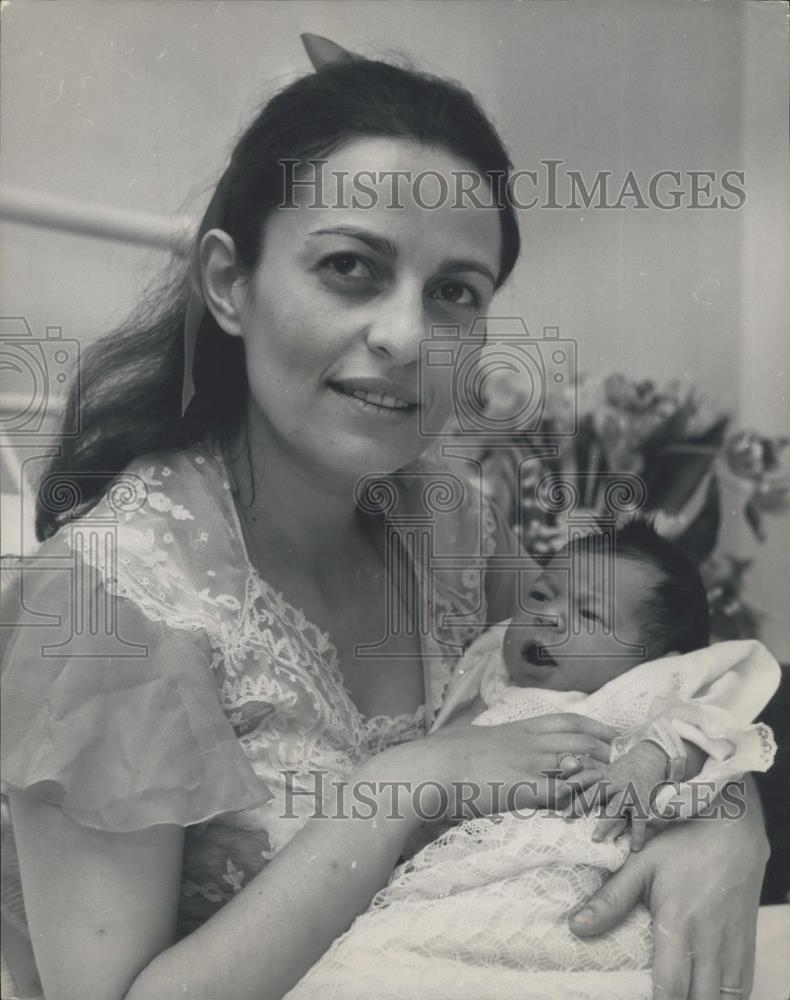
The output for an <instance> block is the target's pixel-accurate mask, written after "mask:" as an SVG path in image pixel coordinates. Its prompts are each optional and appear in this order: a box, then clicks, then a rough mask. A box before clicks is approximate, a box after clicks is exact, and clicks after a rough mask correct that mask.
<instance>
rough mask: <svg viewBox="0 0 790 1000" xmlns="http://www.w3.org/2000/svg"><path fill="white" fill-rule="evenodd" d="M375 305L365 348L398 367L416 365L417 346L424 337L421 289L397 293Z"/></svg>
mask: <svg viewBox="0 0 790 1000" xmlns="http://www.w3.org/2000/svg"><path fill="white" fill-rule="evenodd" d="M378 305H379V310H378V312H377V313H376V316H375V317H374V319H373V321H372V323H371V324H370V327H369V330H368V336H367V343H368V347H370V349H371V350H372V351H373V352H374V353H375V354H380V355H383V356H386V357H387V358H389V359H391V360H392V361H394V362H395V363H396V364H399V365H408V364H411V363H412V362H414V361H417V360H418V359H419V357H420V344H421V343H422V341H423V340H424V339H425V337H426V315H425V305H424V302H423V295H422V288H419V289H417V288H411V287H403V288H400V289H397V290H395V291H393V292H392V293H391V294H390V295H388V296H387V297H386V298H382V299H380V300H379V303H378Z"/></svg>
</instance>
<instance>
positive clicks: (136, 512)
mask: <svg viewBox="0 0 790 1000" xmlns="http://www.w3.org/2000/svg"><path fill="white" fill-rule="evenodd" d="M457 466H458V467H457V468H455V469H452V470H451V469H445V470H443V471H437V470H436V469H435V468H430V469H429V468H428V466H427V464H426V465H419V466H415V467H414V468H412V469H410V470H409V471H408V472H403V473H399V474H396V475H395V476H390V477H384V478H380V479H379V480H378V481H377V482H376V481H373V480H371V482H369V483H367V484H363V485H364V486H366V488H365V489H362V490H361V491H360V492H359V496H358V499H359V503H360V505H361V506H362V507H363V508H365V507H366V506H367V509H368V510H369V511H370V512H375V513H376V515H377V516H380V517H382V518H383V519H384V522H385V528H386V531H387V532H388V536H387V537H388V538H389V537H390V536H393V537H397V539H398V540H399V543H400V544H402V545H403V546H404V548H405V550H406V551H407V552H409V553H410V554H411V565H412V568H413V571H414V574H415V578H416V579H417V580H418V581H419V584H420V591H421V596H420V604H421V610H420V616H419V620H420V623H421V628H420V639H421V644H422V652H423V657H424V664H425V670H426V685H425V690H426V700H427V704H426V705H423V706H420V708H419V709H418V710H417V711H416V712H414V713H412V714H403V715H397V716H395V717H392V718H391V717H388V716H377V717H375V718H365V717H363V716H362V715H361V714H360V713H359V712H358V711H357V709H356V708H355V706H354V704H353V703H352V701H351V699H350V697H349V695H348V692H347V691H346V689H345V687H344V685H343V681H342V675H341V672H340V669H339V665H338V660H337V652H336V650H335V648H334V646H333V645H332V642H331V639H330V637H329V635H328V634H327V633H326V632H323V631H322V630H321V629H319V628H318V627H317V626H316V625H314V624H313V623H311V622H309V621H307V620H306V619H305V616H304V614H303V613H302V612H301V611H299V610H298V609H296V608H294V607H292V606H291V605H290V604H288V602H287V600H286V599H285V598H284V597H283V595H282V594H279V593H276V592H275V591H274V590H273V589H272V588H271V587H270V586H269V585H268V584H267V583H266V581H265V580H264V579H263V578H262V577H261V576H260V575H259V574H258V573H257V572H256V571H255V569H253V568H252V566H251V565H250V562H249V559H248V557H247V553H246V550H245V546H244V542H243V539H242V533H241V527H240V524H239V521H238V517H237V513H236V510H235V506H234V503H233V499H232V493H231V487H230V482H229V478H228V473H227V470H226V468H225V465H224V462H223V459H222V457H221V455H220V454H218V453H217V451H216V450H215V449H212V448H210V447H208V446H196V447H194V448H191V449H189V450H187V451H184V452H180V453H177V454H171V455H159V456H154V457H152V458H149V459H147V460H145V459H143V460H140V461H137V462H135V463H133V464H132V465H131V466H130V467H129V468H128V469H127V470H126V472H125V473H124V474H123V475H122V476H121V477H120V478H119V479H118V480H117V481H116V483H115V485H114V486H113V488H112V489H111V490H110V491H109V493H108V495H107V496H106V497H105V498H104V499H103V500H102V501H101V502H100V503H99V504H98V505H97V506H96V507H95V508H93V509H92V510H91V511H89V512H88V513H87V514H84V515H83V516H82V517H80V518H78V519H77V520H75V521H73V522H71V523H70V524H68V525H67V526H66V527H64V528H63V529H61V531H60V532H58V534H57V535H56V536H54V537H53V538H52V539H50V540H49V541H48V542H46V543H44V544H43V545H42V546H41V547H40V548H39V549H38V550H37V551H36V553H35V555H34V557H33V558H32V559H30V560H27V561H26V562H25V564H24V567H23V568H21V569H20V571H19V573H18V575H17V577H18V578H17V579H16V580H15V581H14V585H13V586H12V587H11V588H9V590H10V591H11V593H10V594H9V596H8V601H7V605H8V606H7V608H6V610H5V612H4V617H3V621H4V622H10V623H13V624H14V625H16V628H13V629H8V628H6V629H5V630H3V632H4V633H5V635H6V640H5V641H6V648H5V649H4V651H3V664H4V673H3V701H2V704H3V730H2V738H3V790H4V791H8V790H9V789H25V790H26V791H28V792H29V793H30V794H33V795H36V796H38V797H40V798H42V799H45V800H47V801H49V802H53V803H55V804H57V805H59V806H60V807H61V808H62V809H63V811H64V813H65V814H67V815H68V816H69V817H71V818H72V819H74V820H75V821H76V822H78V823H80V824H82V825H85V826H89V827H93V828H97V829H101V830H109V831H133V830H139V829H143V828H146V827H149V826H152V825H155V824H159V823H175V824H179V825H182V826H184V827H185V828H186V842H185V849H184V864H183V872H182V883H181V903H180V911H179V934H181V935H183V934H186V933H189V932H190V931H191V930H192V929H194V928H195V927H197V926H198V925H199V924H200V923H202V922H203V921H205V920H206V919H207V918H208V917H209V916H210V915H211V914H212V913H213V912H215V911H216V909H218V908H219V907H220V906H222V905H223V903H225V902H226V901H227V900H229V899H230V898H232V896H233V894H234V893H236V892H238V891H239V890H240V889H241V888H243V887H244V886H245V885H246V884H247V883H248V882H249V880H250V879H251V878H252V877H253V876H254V875H255V874H257V872H258V871H260V869H261V868H262V867H263V866H264V865H265V864H266V863H267V861H268V860H269V859H270V858H271V857H272V856H273V855H274V854H275V853H276V852H277V851H279V850H280V849H281V848H282V847H283V846H284V845H285V844H287V843H288V841H289V840H290V839H291V837H293V836H294V834H295V833H296V832H297V830H298V829H300V828H301V826H302V825H303V824H304V822H305V818H306V816H307V814H308V813H309V811H310V810H311V808H312V805H311V800H310V799H309V797H308V796H304V795H299V794H294V793H297V792H298V791H300V790H301V791H304V790H308V791H311V790H313V791H314V789H315V784H314V779H313V778H312V777H310V775H309V774H308V772H310V771H314V770H323V771H325V772H326V773H327V775H328V776H330V780H331V776H336V777H338V778H342V777H345V776H347V775H348V774H349V773H351V772H352V771H353V770H355V769H356V768H357V767H358V766H359V765H360V764H361V763H363V762H364V760H365V759H367V758H368V757H369V756H370V755H371V754H374V753H376V752H378V751H380V750H382V749H385V748H386V747H388V746H392V745H394V744H397V743H399V742H402V741H405V740H411V739H415V738H418V737H420V736H422V735H424V733H425V726H426V715H427V716H428V718H429V719H430V718H432V717H433V713H434V711H435V709H436V708H437V707H438V705H439V704H440V702H441V698H442V694H443V691H444V688H445V686H446V684H447V681H448V679H449V677H450V673H451V670H452V666H453V664H454V663H455V661H456V659H457V658H458V656H459V655H460V654H461V652H462V651H463V649H464V647H465V646H467V645H468V644H469V642H470V641H471V640H473V639H474V638H475V637H476V636H477V635H478V634H479V633H480V631H481V630H482V629H483V628H484V627H485V624H486V594H485V588H484V573H485V568H486V560H487V559H488V558H489V557H490V556H491V555H492V554H493V553H494V551H495V549H497V550H498V551H499V549H502V550H504V549H505V548H507V547H509V546H512V544H513V543H512V541H511V540H510V539H509V538H508V535H507V532H506V529H504V527H503V525H502V524H501V522H500V521H499V520H498V518H497V517H496V516H495V514H494V512H493V510H492V509H491V508H490V507H489V506H488V504H487V503H486V502H485V501H483V500H481V498H480V493H479V491H478V490H477V489H476V488H475V487H474V486H472V485H470V483H469V481H468V479H467V477H466V476H465V474H464V463H463V462H460V461H459V462H458V463H457ZM504 554H508V553H504ZM510 554H512V550H511V552H510ZM489 596H490V595H489ZM116 598H120V599H116ZM494 600H497V603H499V602H498V599H497V597H496V595H495V597H494ZM502 612H503V609H502V608H500V609H498V610H497V615H496V617H500V618H501V617H504V615H503V613H502ZM495 620H496V619H495ZM284 772H290V777H289V778H287V779H286V778H285V777H284ZM288 782H291V787H290V789H289V788H288V787H286V786H287V783H288ZM286 799H287V801H286ZM284 817H287V818H284ZM3 820H4V822H3V867H4V872H3V876H4V878H3V883H4V884H3V920H4V924H5V926H6V929H7V931H8V937H7V941H8V942H9V944H8V946H7V947H6V948H5V958H6V960H7V963H8V966H10V970H11V973H12V974H13V975H14V976H15V977H16V980H17V982H27V983H30V982H34V983H36V981H37V977H36V975H35V965H34V962H33V957H32V951H31V950H30V946H29V938H28V936H27V928H26V923H25V914H24V906H23V902H22V894H21V887H20V885H19V873H18V864H17V861H16V851H15V845H14V841H13V831H12V830H11V828H10V823H9V821H8V811H7V808H6V806H5V803H4V806H3ZM4 972H5V975H6V977H7V976H8V967H6V969H5V970H4ZM14 989H18V987H15V988H14ZM27 989H28V990H29V989H30V987H29V986H28V987H27ZM3 995H14V992H11V991H10V990H9V988H8V985H6V987H5V989H4V992H3ZM17 995H20V994H19V993H17ZM26 995H31V994H30V993H28V994H26Z"/></svg>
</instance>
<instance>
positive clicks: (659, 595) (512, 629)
mask: <svg viewBox="0 0 790 1000" xmlns="http://www.w3.org/2000/svg"><path fill="white" fill-rule="evenodd" d="M523 603H524V605H525V606H524V607H523V608H520V609H519V610H518V612H517V613H516V615H515V616H514V618H513V621H512V623H511V625H510V626H509V628H508V630H507V632H506V633H505V640H504V646H503V653H504V657H505V665H506V666H507V668H508V670H509V672H510V676H511V678H512V680H513V683H514V684H517V685H519V686H520V687H544V688H551V689H553V690H555V691H584V692H586V693H591V692H593V691H597V690H598V689H599V688H600V687H603V685H604V684H606V683H607V681H610V680H612V678H614V677H617V676H619V675H620V674H622V673H625V671H626V670H630V669H631V668H632V667H634V666H636V665H637V664H639V663H644V662H647V661H648V660H656V659H658V658H659V657H662V656H666V655H667V654H669V653H688V652H690V651H691V650H694V649H701V648H702V647H704V646H707V645H708V642H709V641H710V639H709V625H708V605H707V598H706V594H705V588H704V586H703V583H702V578H701V576H700V572H699V569H698V567H697V565H696V564H695V563H694V562H693V560H692V559H690V558H689V557H688V556H687V555H686V553H685V552H684V551H683V549H682V548H681V547H680V546H679V545H677V544H675V543H674V542H670V541H668V540H667V539H666V538H662V537H661V536H660V535H659V534H658V533H657V532H656V531H655V529H654V528H653V527H652V525H650V524H649V523H648V522H646V521H643V520H634V521H632V522H630V523H629V524H627V525H625V526H624V527H623V528H620V529H618V530H617V532H616V533H615V534H614V535H613V536H612V535H608V534H600V535H587V536H585V537H584V538H580V539H577V540H575V541H574V542H572V543H571V544H570V545H568V546H566V547H565V548H564V549H563V550H562V551H561V552H559V553H558V554H557V555H556V556H555V557H554V558H553V559H552V560H551V562H550V563H549V564H548V565H547V566H546V567H545V569H544V571H543V573H541V575H540V576H539V577H538V578H537V579H536V580H535V582H534V583H533V584H532V586H531V587H530V590H529V594H528V596H527V599H526V601H523ZM625 644H627V645H625ZM634 647H636V648H634Z"/></svg>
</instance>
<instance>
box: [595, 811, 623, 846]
mask: <svg viewBox="0 0 790 1000" xmlns="http://www.w3.org/2000/svg"><path fill="white" fill-rule="evenodd" d="M623 830H625V820H624V819H622V818H620V817H619V816H615V817H613V818H611V819H608V818H604V819H599V820H598V822H597V823H596V824H595V829H594V830H593V835H592V839H593V840H594V841H595V843H596V844H597V843H600V841H602V840H606V839H607V838H611V839H612V840H614V838H615V837H619V836H620V834H621V833H622V832H623Z"/></svg>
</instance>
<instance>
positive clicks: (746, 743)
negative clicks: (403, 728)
mask: <svg viewBox="0 0 790 1000" xmlns="http://www.w3.org/2000/svg"><path fill="white" fill-rule="evenodd" d="M503 635H504V629H498V630H492V631H491V632H489V633H486V634H485V635H483V636H481V637H480V638H479V639H478V640H477V641H476V642H475V643H474V644H473V645H472V646H471V647H470V649H469V651H468V653H467V655H466V656H465V657H464V658H463V660H462V661H461V662H460V663H459V664H458V667H457V668H456V671H455V673H454V676H453V680H452V682H451V684H450V687H449V689H448V694H447V700H446V702H445V708H443V710H442V712H440V714H439V716H437V720H436V723H435V727H434V728H438V727H440V726H441V725H442V724H443V723H444V722H445V721H446V719H447V718H449V716H450V715H451V714H452V712H453V711H454V710H455V709H456V708H457V707H458V706H459V705H461V704H464V703H465V702H466V701H469V700H471V698H472V697H474V694H476V693H477V692H478V691H480V690H481V686H482V691H483V696H484V698H485V700H486V702H487V704H488V705H489V707H488V709H487V710H486V711H485V712H484V713H482V715H480V716H478V718H477V719H476V720H475V724H477V725H496V724H498V723H502V722H506V721H515V720H517V719H523V718H529V717H532V716H536V715H541V714H546V713H548V712H557V711H572V712H578V713H580V714H584V715H589V716H591V717H593V718H597V719H599V720H601V721H605V722H607V723H609V724H610V725H613V726H615V727H616V728H618V729H620V730H621V731H623V732H624V733H625V731H626V730H627V731H628V734H627V735H626V736H625V737H624V738H623V739H622V740H621V741H617V742H619V743H620V746H621V748H622V749H625V748H626V747H627V746H628V745H630V743H631V741H632V740H633V739H636V738H638V734H639V731H640V728H639V727H641V726H644V725H645V723H646V722H647V720H648V719H650V718H653V717H655V716H656V715H657V714H659V713H664V714H665V713H667V712H668V711H669V715H670V718H672V719H673V721H674V722H675V724H676V725H677V729H678V731H679V732H680V733H681V734H682V735H683V736H684V737H685V738H687V739H691V740H693V741H694V742H698V743H699V744H700V745H701V746H703V747H704V749H706V750H707V751H708V753H710V754H711V758H712V759H711V760H710V761H709V762H708V764H707V765H706V769H705V772H703V773H704V774H707V776H708V778H707V779H706V780H711V781H713V782H714V783H716V784H717V785H719V784H721V783H722V782H723V781H724V780H725V778H726V777H732V776H733V775H734V774H736V773H739V772H742V771H744V770H748V769H751V770H765V769H766V768H767V767H768V766H770V764H771V762H772V759H773V753H774V751H775V746H774V743H773V738H772V735H771V733H770V730H768V729H767V727H764V726H750V725H749V722H750V720H751V719H752V718H753V717H754V716H755V715H756V714H757V712H758V711H759V710H760V709H761V708H762V707H763V706H764V704H765V703H766V702H767V701H768V699H769V698H770V697H771V695H772V694H773V692H774V690H775V689H776V686H777V684H778V681H779V667H778V665H777V663H776V661H775V660H774V659H773V657H772V656H771V655H770V654H769V653H768V651H767V650H766V649H765V647H763V646H762V645H761V644H760V643H758V642H753V641H742V642H727V643H720V644H718V645H716V646H713V647H711V648H710V649H706V650H701V651H699V652H697V653H692V654H687V655H686V656H677V657H672V658H666V659H664V660H661V661H656V662H655V663H651V664H644V665H643V666H640V667H638V668H635V669H633V670H631V671H629V672H628V673H627V674H623V675H621V676H620V677H619V678H617V679H615V680H614V681H612V682H611V683H609V684H607V685H606V686H605V687H604V688H602V689H601V690H599V691H597V692H595V693H594V694H592V695H583V694H580V693H579V692H555V691H547V690H538V689H535V688H514V687H510V686H507V674H506V673H504V672H503V667H502V665H501V656H499V652H500V651H501V643H502V636H503ZM473 693H474V694H473ZM691 699H693V701H692V700H691ZM697 780H698V781H702V780H703V777H702V775H700V777H699V778H698V779H697ZM687 789H688V786H686V790H687ZM594 824H595V817H592V816H590V817H585V818H583V819H578V820H574V821H571V822H563V821H562V820H561V819H560V818H559V817H557V816H556V815H554V814H551V813H549V812H546V811H542V812H539V813H537V814H530V815H526V814H519V813H506V814H503V815H498V816H492V817H486V818H483V819H477V820H469V821H467V822H465V823H462V824H460V825H459V826H457V827H455V828H454V829H452V830H450V831H449V832H447V833H445V834H443V835H442V836H441V837H440V838H439V839H438V840H436V841H434V842H433V843H431V844H429V845H428V846H427V847H425V848H423V850H422V851H420V852H419V853H417V854H416V855H415V856H414V857H413V858H412V859H411V860H410V861H408V862H406V863H405V864H402V865H401V866H399V867H398V868H397V869H396V870H395V872H394V873H393V875H392V878H391V879H390V882H389V884H388V885H387V886H385V888H384V889H382V890H381V891H380V892H379V893H378V894H377V895H376V896H375V897H374V899H373V901H372V903H371V906H370V908H369V909H368V910H367V912H366V913H364V914H362V916H360V917H359V918H358V919H357V920H356V921H355V923H354V924H353V926H352V927H351V929H350V930H349V931H348V932H347V933H346V934H345V935H344V936H343V937H341V938H339V939H338V940H337V941H336V942H335V943H334V945H333V946H332V947H331V948H330V950H329V951H328V952H327V954H326V955H325V956H324V957H323V958H322V959H321V960H320V961H319V962H318V963H317V964H316V965H315V966H314V967H313V968H312V969H311V970H310V971H309V972H308V974H307V975H306V976H305V977H304V978H303V979H302V980H301V981H300V982H299V983H298V984H297V986H296V987H294V989H293V990H292V991H291V992H290V993H289V994H288V998H287V1000H307V998H310V1000H320V998H329V997H332V998H342V1000H363V998H366V1000H367V998H374V997H375V998H377V1000H410V998H414V997H420V998H421V1000H434V998H435V1000H439V998H442V1000H481V998H483V997H485V998H489V997H490V998H509V1000H523V998H524V997H529V998H530V1000H557V998H560V997H561V998H562V1000H649V998H650V997H652V986H651V976H650V971H649V970H650V965H651V961H652V935H651V919H650V914H649V912H648V911H647V910H646V909H645V907H644V906H642V905H639V906H637V907H636V908H635V909H634V910H633V911H632V912H631V913H630V914H629V916H628V917H627V918H626V920H625V921H623V922H622V923H621V924H620V925H619V926H618V927H616V928H614V929H613V930H612V931H610V932H609V933H608V934H604V935H602V936H601V937H598V938H594V939H586V940H581V939H579V938H577V937H575V936H574V935H573V934H572V933H571V931H570V929H569V928H568V917H569V916H570V915H571V914H572V913H573V912H575V911H576V910H577V909H578V908H579V906H580V905H581V904H582V903H583V902H584V901H585V900H587V899H589V897H590V896H591V895H592V894H594V893H595V892H596V891H597V890H598V889H599V888H600V887H601V885H602V884H603V882H604V881H605V879H606V878H607V877H608V875H609V873H611V872H613V871H616V870H617V869H618V868H619V867H620V866H621V865H622V864H623V863H624V861H625V859H626V857H627V856H628V851H629V843H628V836H627V835H626V836H624V837H621V838H619V839H618V840H616V841H614V842H612V841H607V842H603V843H594V842H593V841H592V840H591V834H592V829H593V826H594Z"/></svg>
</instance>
